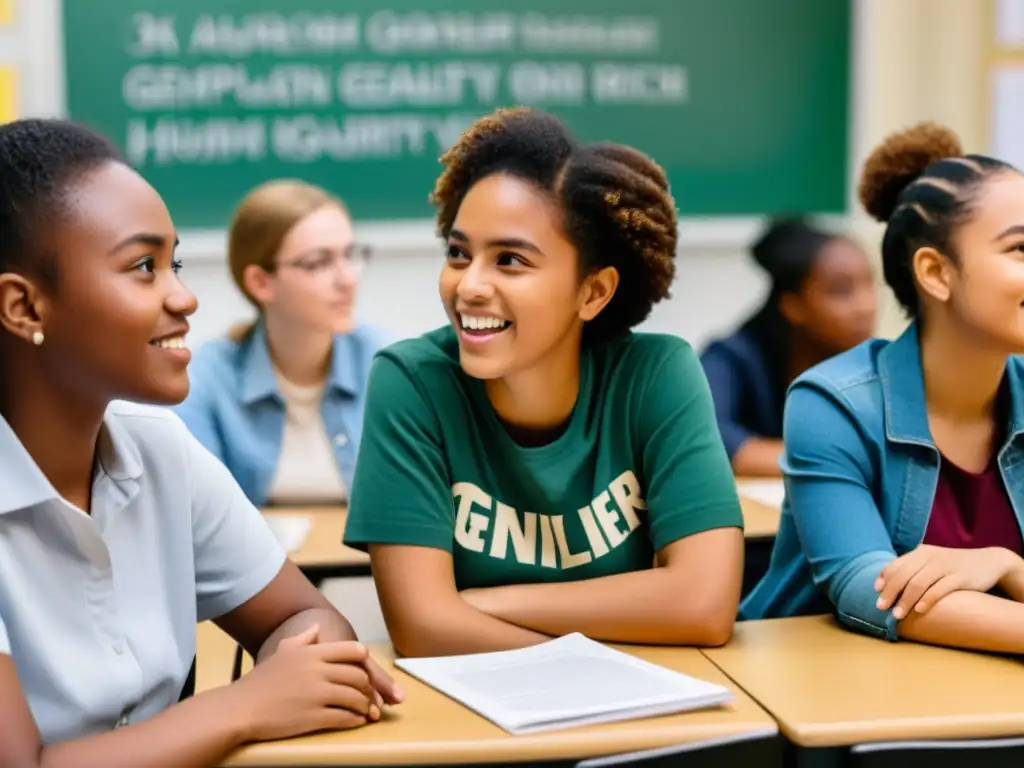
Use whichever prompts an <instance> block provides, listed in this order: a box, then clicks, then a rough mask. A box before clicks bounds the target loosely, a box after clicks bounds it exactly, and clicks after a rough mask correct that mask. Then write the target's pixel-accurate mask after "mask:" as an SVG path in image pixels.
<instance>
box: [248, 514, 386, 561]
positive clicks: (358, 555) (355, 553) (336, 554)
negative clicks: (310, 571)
mask: <svg viewBox="0 0 1024 768" xmlns="http://www.w3.org/2000/svg"><path fill="white" fill-rule="evenodd" d="M263 515H264V517H268V518H273V517H274V516H276V515H282V516H288V517H292V516H301V517H306V518H308V519H309V520H310V522H311V523H312V525H311V526H310V529H309V533H308V534H307V535H306V540H305V542H304V543H303V545H302V546H301V547H300V548H299V549H298V550H296V551H294V552H290V553H289V556H290V557H291V560H292V562H293V563H295V564H296V565H297V566H299V567H300V568H304V567H311V566H339V565H342V566H344V565H369V563H370V556H369V555H368V554H366V553H365V552H360V551H359V550H358V549H353V548H352V547H346V546H345V545H344V544H342V543H341V539H342V536H344V534H345V519H346V517H347V512H346V510H345V507H295V508H292V507H268V508H266V509H264V510H263Z"/></svg>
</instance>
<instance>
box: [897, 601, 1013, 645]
mask: <svg viewBox="0 0 1024 768" xmlns="http://www.w3.org/2000/svg"><path fill="white" fill-rule="evenodd" d="M898 631H899V635H900V637H904V638H906V639H908V640H916V641H917V642H921V643H929V644H931V645H945V646H950V647H953V648H963V649H966V650H974V651H989V652H991V653H1024V603H1018V602H1015V601H1013V600H1004V599H1003V598H1000V597H994V596H992V595H988V594H985V593H983V592H967V591H964V592H954V593H953V594H951V595H947V596H946V597H944V598H943V599H942V600H940V601H939V602H938V603H936V604H935V605H934V606H932V608H930V609H929V610H928V612H927V613H925V614H919V613H916V612H914V611H911V613H910V615H909V616H908V617H907V618H905V619H904V620H903V621H901V622H900V623H899V625H898Z"/></svg>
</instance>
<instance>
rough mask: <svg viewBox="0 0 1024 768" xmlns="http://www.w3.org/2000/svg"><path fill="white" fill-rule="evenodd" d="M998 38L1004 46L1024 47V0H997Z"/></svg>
mask: <svg viewBox="0 0 1024 768" xmlns="http://www.w3.org/2000/svg"><path fill="white" fill-rule="evenodd" d="M996 40H997V41H998V43H999V45H1000V46H1001V47H1004V48H1024V0H996Z"/></svg>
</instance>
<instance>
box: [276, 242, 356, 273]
mask: <svg viewBox="0 0 1024 768" xmlns="http://www.w3.org/2000/svg"><path fill="white" fill-rule="evenodd" d="M372 255H373V249H372V248H370V246H368V245H362V244H360V243H352V244H351V245H350V246H348V247H347V248H321V249H318V250H316V251H311V252H309V253H304V254H302V255H301V256H296V257H295V258H294V259H289V260H288V261H284V262H281V263H280V264H279V265H278V266H280V267H295V268H296V269H301V270H303V271H304V272H310V273H323V272H329V271H331V270H333V269H337V268H338V266H339V265H342V264H344V265H345V267H346V269H349V270H351V271H353V272H355V273H357V274H358V273H360V272H362V271H363V268H364V267H365V266H366V265H367V264H368V263H369V262H370V257H371V256H372Z"/></svg>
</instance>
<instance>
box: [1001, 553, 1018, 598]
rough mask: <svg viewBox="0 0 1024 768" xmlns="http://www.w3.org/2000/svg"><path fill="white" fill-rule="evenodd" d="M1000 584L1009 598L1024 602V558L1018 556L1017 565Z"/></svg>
mask: <svg viewBox="0 0 1024 768" xmlns="http://www.w3.org/2000/svg"><path fill="white" fill-rule="evenodd" d="M999 586H1000V587H1002V589H1003V591H1004V592H1005V593H1006V596H1007V597H1008V598H1010V599H1011V600H1016V601H1017V602H1018V603H1024V559H1021V558H1017V565H1016V567H1015V568H1014V569H1013V570H1012V571H1011V572H1010V573H1009V574H1007V576H1006V578H1005V579H1003V580H1002V581H1001V582H1000V584H999Z"/></svg>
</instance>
